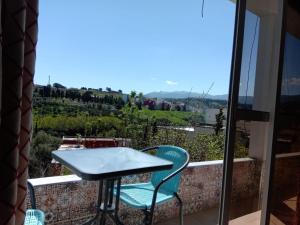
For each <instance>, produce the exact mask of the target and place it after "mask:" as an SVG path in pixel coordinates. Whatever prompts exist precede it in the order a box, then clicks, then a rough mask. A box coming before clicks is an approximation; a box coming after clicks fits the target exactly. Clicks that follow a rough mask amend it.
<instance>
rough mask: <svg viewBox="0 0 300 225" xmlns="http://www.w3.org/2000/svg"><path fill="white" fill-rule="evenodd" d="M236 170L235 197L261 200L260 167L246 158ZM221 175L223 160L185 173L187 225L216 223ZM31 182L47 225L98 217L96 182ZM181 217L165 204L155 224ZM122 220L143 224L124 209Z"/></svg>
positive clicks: (194, 164)
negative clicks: (94, 215)
mask: <svg viewBox="0 0 300 225" xmlns="http://www.w3.org/2000/svg"><path fill="white" fill-rule="evenodd" d="M234 166H235V167H236V168H237V169H235V170H234V171H235V173H239V174H235V175H234V176H233V177H234V180H233V186H234V188H233V190H234V193H233V196H234V197H236V198H237V199H245V201H246V199H249V198H251V197H252V196H258V192H259V190H258V188H257V185H256V184H257V183H259V179H260V176H259V175H260V174H259V172H258V171H260V168H259V167H260V166H259V164H258V163H256V161H255V160H253V159H250V158H243V159H237V160H236V161H235V165H234ZM222 175H223V161H221V160H217V161H205V162H192V163H190V164H189V166H188V167H187V168H186V169H185V170H184V172H183V174H182V180H181V186H180V192H179V193H180V196H181V197H182V199H183V203H184V214H185V215H186V216H185V224H191V225H192V224H216V223H217V218H218V205H219V201H220V194H221V186H222ZM148 178H149V174H141V175H137V176H133V177H125V178H123V181H122V182H123V183H126V182H127V183H128V182H143V181H146V180H147V179H148ZM31 182H32V183H33V185H34V188H35V192H36V200H37V207H38V208H39V209H42V210H43V211H44V212H45V214H46V221H47V224H80V223H82V222H84V221H86V220H87V219H89V218H91V217H92V216H93V214H94V213H95V202H96V198H97V187H98V183H97V182H87V181H84V180H81V178H79V177H77V176H76V175H68V176H55V177H46V178H37V179H31ZM27 202H29V201H27ZM28 207H30V205H29V203H28ZM237 208H238V207H237ZM251 212H252V211H251V209H249V211H248V212H245V211H243V212H241V211H239V210H237V211H236V215H235V217H239V216H241V215H244V214H247V213H251ZM178 213H179V208H178V205H177V203H176V201H172V202H169V203H165V204H162V205H160V206H158V207H157V209H156V210H155V223H156V224H160V225H167V224H177V223H178V222H179V221H178ZM120 217H121V219H122V220H123V221H124V223H125V224H132V225H135V224H141V220H142V218H143V215H142V213H140V212H139V211H137V210H134V209H132V208H128V207H125V206H124V205H121V209H120ZM177 221H178V222H177ZM196 221H197V223H196ZM200 222H202V223H200Z"/></svg>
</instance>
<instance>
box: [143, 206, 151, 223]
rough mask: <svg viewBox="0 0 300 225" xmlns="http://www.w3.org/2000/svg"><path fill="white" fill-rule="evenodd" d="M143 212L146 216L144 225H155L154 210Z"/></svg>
mask: <svg viewBox="0 0 300 225" xmlns="http://www.w3.org/2000/svg"><path fill="white" fill-rule="evenodd" d="M143 212H144V215H145V217H144V220H143V222H144V224H145V225H153V214H154V210H147V209H145V210H143Z"/></svg>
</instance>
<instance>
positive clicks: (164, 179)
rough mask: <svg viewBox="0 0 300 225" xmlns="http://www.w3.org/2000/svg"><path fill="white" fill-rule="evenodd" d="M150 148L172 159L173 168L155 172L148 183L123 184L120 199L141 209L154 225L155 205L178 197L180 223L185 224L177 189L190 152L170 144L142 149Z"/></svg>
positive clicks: (165, 157) (148, 220)
mask: <svg viewBox="0 0 300 225" xmlns="http://www.w3.org/2000/svg"><path fill="white" fill-rule="evenodd" d="M150 150H156V156H158V157H160V158H163V159H166V160H169V161H172V162H173V167H172V169H170V170H164V171H159V172H154V173H153V174H152V177H151V180H150V182H148V183H137V184H126V185H121V189H120V200H121V201H122V202H124V203H125V204H127V205H129V206H131V207H133V208H137V209H141V210H142V211H143V212H144V214H145V219H144V223H145V224H146V225H152V223H153V213H154V208H155V205H159V204H162V203H164V202H166V201H169V200H171V199H173V198H176V199H177V200H178V202H179V206H180V224H181V225H183V210H182V200H181V199H180V197H179V195H178V194H177V191H178V188H179V184H180V177H181V171H182V170H183V169H184V168H185V167H186V166H187V165H188V163H189V158H190V157H189V154H188V153H187V151H186V150H184V149H182V148H179V147H175V146H169V145H163V146H156V147H151V148H147V149H144V150H142V151H143V152H146V151H150ZM115 195H116V191H115Z"/></svg>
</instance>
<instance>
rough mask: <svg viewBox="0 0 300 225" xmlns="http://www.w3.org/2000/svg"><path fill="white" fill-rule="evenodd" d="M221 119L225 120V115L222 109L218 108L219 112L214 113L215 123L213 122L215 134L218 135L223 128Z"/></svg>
mask: <svg viewBox="0 0 300 225" xmlns="http://www.w3.org/2000/svg"><path fill="white" fill-rule="evenodd" d="M223 120H225V116H224V113H223V109H222V108H220V110H219V113H218V114H216V124H215V134H216V135H218V134H219V133H220V131H221V130H222V128H223Z"/></svg>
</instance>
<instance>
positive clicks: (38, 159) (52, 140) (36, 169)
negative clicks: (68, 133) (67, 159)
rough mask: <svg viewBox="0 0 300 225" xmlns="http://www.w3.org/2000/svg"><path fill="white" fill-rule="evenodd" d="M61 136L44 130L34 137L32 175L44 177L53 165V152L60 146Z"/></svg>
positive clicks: (30, 172) (30, 170)
mask: <svg viewBox="0 0 300 225" xmlns="http://www.w3.org/2000/svg"><path fill="white" fill-rule="evenodd" d="M60 144H61V138H57V137H53V136H51V135H49V134H47V133H46V132H44V131H39V132H38V133H37V134H36V135H35V137H34V138H33V141H32V144H31V151H30V163H29V174H30V177H31V178H33V177H44V176H47V175H51V174H48V173H49V168H50V166H51V160H52V156H51V152H52V151H53V150H55V149H57V148H58V147H59V145H60Z"/></svg>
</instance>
